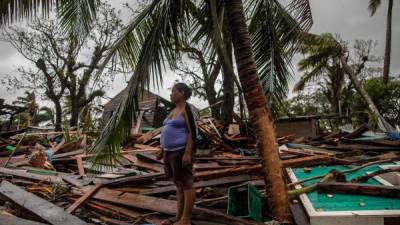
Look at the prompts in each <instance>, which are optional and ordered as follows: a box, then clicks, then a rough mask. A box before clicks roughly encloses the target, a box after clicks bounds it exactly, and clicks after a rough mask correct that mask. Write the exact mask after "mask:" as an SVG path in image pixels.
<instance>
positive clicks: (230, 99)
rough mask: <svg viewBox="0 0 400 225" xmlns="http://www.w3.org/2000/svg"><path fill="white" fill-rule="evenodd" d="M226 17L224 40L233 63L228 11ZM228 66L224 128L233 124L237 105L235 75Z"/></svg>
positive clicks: (224, 70) (224, 86)
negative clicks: (234, 108)
mask: <svg viewBox="0 0 400 225" xmlns="http://www.w3.org/2000/svg"><path fill="white" fill-rule="evenodd" d="M224 17H225V18H224V25H223V27H222V32H223V35H224V37H223V38H224V43H225V47H226V52H227V53H228V57H229V60H230V61H231V62H232V38H231V35H230V33H229V30H228V21H227V19H228V18H227V14H226V11H225V15H224ZM226 66H227V65H226V64H223V65H222V90H223V93H224V95H223V96H224V99H223V103H222V105H221V122H222V124H223V125H224V127H227V126H228V125H229V124H230V123H231V122H232V118H233V107H234V105H235V83H234V80H233V79H232V77H234V76H235V74H230V73H231V72H232V70H230V69H229V68H226Z"/></svg>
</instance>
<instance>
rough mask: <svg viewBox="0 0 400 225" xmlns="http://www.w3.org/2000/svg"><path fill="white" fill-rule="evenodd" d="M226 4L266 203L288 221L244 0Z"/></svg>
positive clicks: (286, 203)
mask: <svg viewBox="0 0 400 225" xmlns="http://www.w3.org/2000/svg"><path fill="white" fill-rule="evenodd" d="M225 7H226V10H227V14H228V20H229V21H228V23H229V30H230V32H231V34H233V35H232V43H233V48H234V50H235V58H236V65H237V68H238V74H239V79H240V83H241V86H242V89H243V93H244V97H245V100H246V103H247V107H248V110H249V114H250V119H251V122H252V124H253V127H254V129H255V133H256V137H257V141H258V150H259V152H260V155H261V157H262V159H263V160H262V161H263V173H264V178H265V184H266V190H267V199H266V200H267V205H268V206H269V207H270V208H269V209H270V212H271V213H272V216H273V217H274V218H275V219H277V220H279V221H281V222H284V221H289V219H290V214H289V204H288V196H287V190H286V184H285V180H284V176H283V171H282V163H281V160H280V158H279V154H278V145H277V141H276V137H275V128H274V124H273V121H272V117H271V113H270V110H269V109H268V108H267V98H266V97H265V95H264V90H263V88H262V86H261V82H260V79H259V76H258V72H257V66H256V64H255V62H254V58H253V52H252V49H251V43H250V35H249V32H248V28H247V25H246V19H245V16H244V12H243V3H242V1H241V0H230V1H225Z"/></svg>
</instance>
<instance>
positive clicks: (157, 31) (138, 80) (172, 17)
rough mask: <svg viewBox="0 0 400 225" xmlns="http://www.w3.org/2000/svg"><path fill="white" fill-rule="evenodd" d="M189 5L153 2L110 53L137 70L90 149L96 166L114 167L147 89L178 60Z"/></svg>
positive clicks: (172, 1)
mask: <svg viewBox="0 0 400 225" xmlns="http://www.w3.org/2000/svg"><path fill="white" fill-rule="evenodd" d="M185 2H186V1H184V0H182V1H176V0H164V1H153V3H152V4H151V6H150V7H148V8H147V10H146V13H145V14H140V15H139V16H138V17H137V18H136V19H135V20H134V21H133V23H132V24H130V25H128V29H127V30H125V31H124V33H123V34H122V36H121V38H120V39H119V40H117V42H116V45H114V48H113V49H112V50H111V51H110V52H109V54H110V55H109V57H108V59H111V58H112V57H113V56H112V55H113V54H116V53H118V57H119V58H120V60H121V61H122V62H123V63H124V64H125V65H127V66H130V67H131V68H135V69H134V73H133V75H132V77H131V78H130V80H129V83H128V87H127V90H128V94H127V95H126V97H125V98H124V99H123V100H122V102H121V103H120V104H119V105H118V107H117V109H116V111H115V113H114V114H113V115H112V117H111V119H110V120H109V122H108V123H107V125H106V126H105V128H104V129H103V131H102V133H101V134H100V136H99V137H98V138H97V140H96V142H95V144H94V146H93V147H92V148H91V149H90V150H89V152H90V153H93V154H95V155H96V157H95V158H94V159H93V160H94V162H95V163H96V164H98V165H110V164H113V162H114V160H115V159H116V157H118V155H119V152H120V148H121V144H122V143H123V141H124V140H125V139H126V138H127V137H128V135H129V132H130V128H131V124H132V121H133V118H134V116H135V113H136V112H137V111H138V100H139V99H140V96H141V94H142V92H143V90H144V89H145V88H149V86H150V83H151V82H154V84H155V85H157V86H158V85H159V83H160V82H161V81H162V73H163V71H164V69H165V63H172V62H174V61H175V58H176V56H177V52H176V51H175V50H174V49H173V48H171V46H176V45H178V44H179V42H180V41H181V40H180V38H181V37H180V36H179V35H178V34H179V33H181V29H182V28H183V27H184V26H185V17H186V16H187V11H186V10H185V9H187V7H186V5H185Z"/></svg>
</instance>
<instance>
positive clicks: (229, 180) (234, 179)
mask: <svg viewBox="0 0 400 225" xmlns="http://www.w3.org/2000/svg"><path fill="white" fill-rule="evenodd" d="M256 178H257V177H255V176H250V175H239V176H230V177H224V178H219V179H214V180H207V181H199V182H196V183H195V184H194V186H195V188H201V187H214V186H218V185H228V184H235V183H239V182H244V181H250V180H253V179H256ZM175 190H176V187H175V185H169V186H165V187H159V188H153V189H147V190H145V191H143V192H141V193H140V194H143V195H158V194H168V193H172V192H174V191H175Z"/></svg>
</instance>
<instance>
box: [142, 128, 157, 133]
mask: <svg viewBox="0 0 400 225" xmlns="http://www.w3.org/2000/svg"><path fill="white" fill-rule="evenodd" d="M153 130H155V128H153V127H142V133H147V132H149V131H153Z"/></svg>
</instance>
